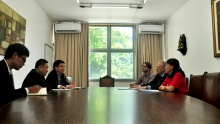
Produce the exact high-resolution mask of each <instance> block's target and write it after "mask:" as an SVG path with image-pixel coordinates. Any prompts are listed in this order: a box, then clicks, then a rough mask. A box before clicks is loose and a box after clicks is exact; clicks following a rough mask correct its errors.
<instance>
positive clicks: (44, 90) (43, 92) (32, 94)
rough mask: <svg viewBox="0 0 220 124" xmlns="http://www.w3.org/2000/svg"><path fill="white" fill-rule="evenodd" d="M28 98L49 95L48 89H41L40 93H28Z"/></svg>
mask: <svg viewBox="0 0 220 124" xmlns="http://www.w3.org/2000/svg"><path fill="white" fill-rule="evenodd" d="M27 95H28V96H38V95H47V88H41V89H40V91H39V92H38V93H28V94H27Z"/></svg>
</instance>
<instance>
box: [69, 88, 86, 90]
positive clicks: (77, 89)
mask: <svg viewBox="0 0 220 124" xmlns="http://www.w3.org/2000/svg"><path fill="white" fill-rule="evenodd" d="M80 89H86V88H85V87H75V88H72V90H80Z"/></svg>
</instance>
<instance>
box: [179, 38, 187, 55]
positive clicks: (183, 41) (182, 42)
mask: <svg viewBox="0 0 220 124" xmlns="http://www.w3.org/2000/svg"><path fill="white" fill-rule="evenodd" d="M177 50H178V51H180V52H181V53H182V54H183V55H186V52H187V47H186V37H185V35H184V34H180V39H179V44H178V49H177Z"/></svg>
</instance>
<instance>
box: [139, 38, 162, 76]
mask: <svg viewBox="0 0 220 124" xmlns="http://www.w3.org/2000/svg"><path fill="white" fill-rule="evenodd" d="M137 36H138V37H137V77H139V76H140V75H141V74H142V68H141V66H142V63H143V62H150V63H151V64H152V72H153V73H154V74H156V70H155V68H156V65H157V62H158V61H159V60H163V56H162V55H163V51H162V35H161V34H138V35H137Z"/></svg>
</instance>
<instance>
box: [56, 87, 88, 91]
mask: <svg viewBox="0 0 220 124" xmlns="http://www.w3.org/2000/svg"><path fill="white" fill-rule="evenodd" d="M80 89H86V88H85V87H74V88H71V89H69V88H68V89H52V90H55V91H61V90H64V91H65V90H67V91H70V90H80Z"/></svg>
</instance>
